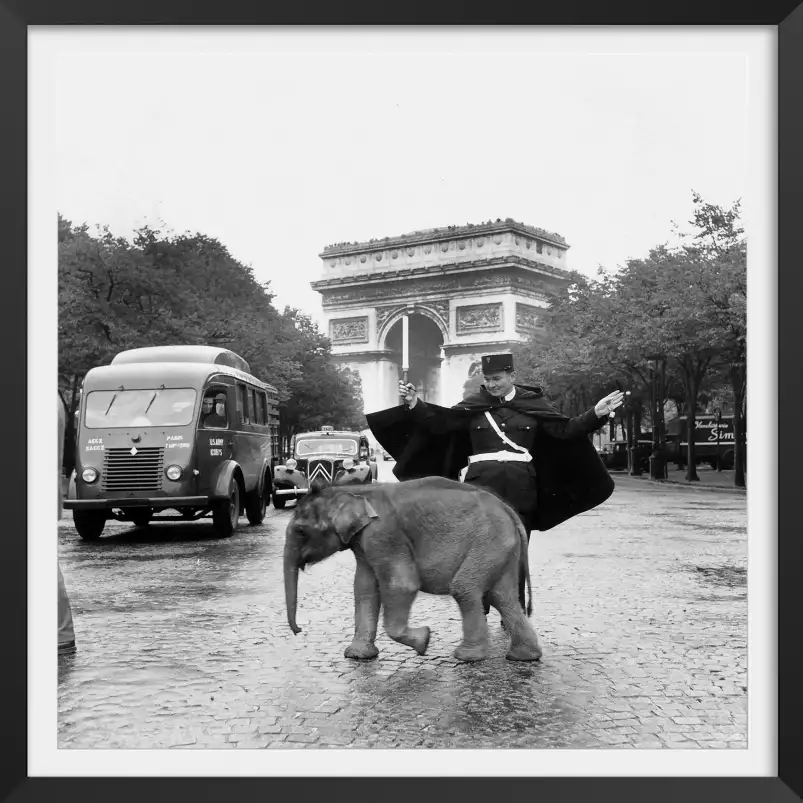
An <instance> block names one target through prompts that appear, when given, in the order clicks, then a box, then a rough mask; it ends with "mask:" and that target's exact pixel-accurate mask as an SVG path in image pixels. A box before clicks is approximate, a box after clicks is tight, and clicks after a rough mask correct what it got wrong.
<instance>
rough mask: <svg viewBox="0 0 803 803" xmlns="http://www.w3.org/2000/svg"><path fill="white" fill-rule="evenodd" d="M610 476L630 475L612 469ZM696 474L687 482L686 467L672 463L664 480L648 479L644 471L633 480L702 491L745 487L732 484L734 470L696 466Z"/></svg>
mask: <svg viewBox="0 0 803 803" xmlns="http://www.w3.org/2000/svg"><path fill="white" fill-rule="evenodd" d="M611 476H612V477H613V478H614V479H616V478H618V477H628V476H630V475H629V474H628V473H627V472H626V471H612V472H611ZM697 476H698V477H699V478H700V481H699V482H688V481H687V480H686V479H685V477H686V469H685V468H684V469H682V470H681V471H678V470H677V469H676V468H675V466H674V465H673V464H670V465H669V466H668V467H667V479H665V480H652V479H650V475H649V472H645V473H644V474H642V475H641V476H639V477H633V479H634V480H641V481H643V482H648V483H651V484H652V485H682V486H685V487H686V488H696V489H699V490H702V491H721V492H728V491H730V492H731V493H736V494H744V493H746V489H745V488H736V487H735V486H734V484H733V477H734V472H733V471H732V470H731V471H714V470H713V469H712V468H709V467H708V466H698V468H697Z"/></svg>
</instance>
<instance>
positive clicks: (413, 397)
mask: <svg viewBox="0 0 803 803" xmlns="http://www.w3.org/2000/svg"><path fill="white" fill-rule="evenodd" d="M399 396H402V397H403V398H404V401H406V402H407V404H408V405H410V407H415V403H416V402H417V401H418V394H417V393H416V390H415V385H414V384H412V382H405V381H404V380H403V379H400V380H399Z"/></svg>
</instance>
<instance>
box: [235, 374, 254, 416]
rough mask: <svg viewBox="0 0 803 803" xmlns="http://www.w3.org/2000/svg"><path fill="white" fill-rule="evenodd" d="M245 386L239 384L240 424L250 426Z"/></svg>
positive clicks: (238, 407)
mask: <svg viewBox="0 0 803 803" xmlns="http://www.w3.org/2000/svg"><path fill="white" fill-rule="evenodd" d="M246 392H247V391H246V389H245V385H241V384H240V383H239V382H238V383H237V413H238V414H239V418H240V422H241V423H243V424H249V423H250V422H251V419H250V418H249V417H248V402H247V401H246V398H245V396H246Z"/></svg>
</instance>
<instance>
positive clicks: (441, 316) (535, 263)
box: [312, 219, 569, 413]
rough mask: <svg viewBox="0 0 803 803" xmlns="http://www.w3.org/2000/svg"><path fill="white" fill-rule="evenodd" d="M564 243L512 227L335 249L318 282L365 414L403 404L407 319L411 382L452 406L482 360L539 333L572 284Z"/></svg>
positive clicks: (335, 347)
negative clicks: (552, 303) (547, 310)
mask: <svg viewBox="0 0 803 803" xmlns="http://www.w3.org/2000/svg"><path fill="white" fill-rule="evenodd" d="M568 248H569V246H568V245H567V244H566V241H565V240H564V239H563V237H561V236H560V235H558V234H553V233H551V232H547V231H543V230H542V229H537V228H534V227H532V226H527V225H524V224H522V223H517V222H516V221H513V220H510V219H507V220H506V221H504V222H502V221H497V222H496V223H486V224H480V225H469V226H452V227H449V228H440V229H428V230H426V231H416V232H413V233H411V234H404V235H401V236H398V237H386V238H384V239H382V240H369V241H368V242H362V243H342V244H337V245H330V246H328V247H326V248H325V249H324V250H323V252H322V253H321V254H319V256H320V258H321V260H322V261H323V275H322V278H321V279H320V280H318V281H315V282H312V287H313V289H315V290H317V291H318V292H319V293H320V294H321V296H322V306H323V311H324V315H325V317H326V323H327V325H328V334H329V337H330V338H331V341H332V354H333V356H334V357H335V358H336V360H337V361H338V362H339V364H341V365H345V366H348V367H349V368H352V369H355V370H357V371H358V372H359V374H360V377H361V379H362V389H363V399H364V402H365V412H366V413H370V412H374V411H376V410H381V409H384V408H386V407H392V406H395V405H397V404H399V396H398V391H397V381H398V379H399V377H400V376H401V358H402V346H401V331H402V325H401V319H402V316H403V315H404V314H408V315H409V316H410V320H409V337H410V341H409V347H410V370H409V379H410V381H411V382H413V383H415V384H416V385H417V386H418V387H419V389H420V391H421V392H422V398H424V399H425V400H428V401H431V402H434V403H435V404H441V405H444V406H451V405H452V404H456V403H457V402H458V401H459V400H460V399H461V398H462V395H463V384H464V383H465V381H466V379H468V377H469V376H470V375H471V374H472V373H473V372H474V371H477V370H478V369H479V360H480V357H481V356H482V355H483V354H489V353H494V352H499V351H506V350H508V349H510V348H511V346H513V344H515V343H517V342H519V341H521V340H525V339H526V338H527V337H529V335H530V334H531V333H532V331H533V330H534V329H536V328H537V327H538V325H539V324H538V319H539V314H540V311H541V309H543V308H544V307H546V306H547V305H548V303H549V297H550V295H551V294H553V293H554V292H555V291H556V290H558V289H559V288H561V287H565V286H566V285H567V284H568V277H567V275H566V267H565V263H566V251H567V250H568Z"/></svg>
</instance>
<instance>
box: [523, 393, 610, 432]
mask: <svg viewBox="0 0 803 803" xmlns="http://www.w3.org/2000/svg"><path fill="white" fill-rule="evenodd" d="M623 399H624V394H623V393H622V391H621V390H617V391H614V392H613V393H611V394H609V395H608V396H606V397H605V398H604V399H600V400H599V401H598V402H597V403H596V404H595V405H594V407H593V408H592V409H591V410H586V412H584V413H582V414H581V415H578V416H575V417H574V418H569V419H567V420H565V421H552V420H549V419H546V420H542V421H539V424H538V425H539V426H540V427H541V428H542V429H543V430H544V431H545V432H546V433H547V434H548V435H550V436H551V437H553V438H561V439H563V440H573V439H575V438H582V437H585V436H587V435H590V434H591V433H592V432H595V431H596V430H598V429H599V428H600V427H601V426H602V425H603V424H604V423H605V420H606V419H607V417H608V415H609V414H610V413H612V412H613V411H614V410H615V409H616V408H617V407H619V405H620V404H621V403H622V400H623Z"/></svg>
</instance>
